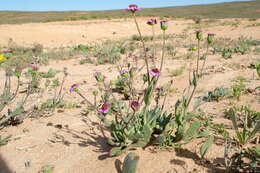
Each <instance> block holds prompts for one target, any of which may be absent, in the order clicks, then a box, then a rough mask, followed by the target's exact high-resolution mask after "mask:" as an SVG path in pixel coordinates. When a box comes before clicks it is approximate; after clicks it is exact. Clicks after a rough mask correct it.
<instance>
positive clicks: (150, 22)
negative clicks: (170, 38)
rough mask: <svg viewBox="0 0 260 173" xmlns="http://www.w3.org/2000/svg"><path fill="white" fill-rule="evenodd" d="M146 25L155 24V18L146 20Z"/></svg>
mask: <svg viewBox="0 0 260 173" xmlns="http://www.w3.org/2000/svg"><path fill="white" fill-rule="evenodd" d="M146 24H147V25H151V26H152V25H156V24H157V20H156V19H149V20H147V22H146Z"/></svg>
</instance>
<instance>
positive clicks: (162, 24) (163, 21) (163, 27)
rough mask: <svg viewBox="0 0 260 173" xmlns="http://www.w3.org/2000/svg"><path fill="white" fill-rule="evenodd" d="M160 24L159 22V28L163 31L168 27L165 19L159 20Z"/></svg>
mask: <svg viewBox="0 0 260 173" xmlns="http://www.w3.org/2000/svg"><path fill="white" fill-rule="evenodd" d="M160 24H161V29H162V30H163V31H166V30H167V29H168V21H167V20H162V21H160Z"/></svg>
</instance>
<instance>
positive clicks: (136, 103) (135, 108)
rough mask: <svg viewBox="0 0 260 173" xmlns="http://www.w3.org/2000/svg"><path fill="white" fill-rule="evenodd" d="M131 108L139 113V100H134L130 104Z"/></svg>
mask: <svg viewBox="0 0 260 173" xmlns="http://www.w3.org/2000/svg"><path fill="white" fill-rule="evenodd" d="M130 106H131V108H132V109H133V111H135V112H136V111H137V110H138V109H139V108H140V103H139V102H138V101H137V100H133V101H131V103H130Z"/></svg>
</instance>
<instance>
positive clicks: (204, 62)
mask: <svg viewBox="0 0 260 173" xmlns="http://www.w3.org/2000/svg"><path fill="white" fill-rule="evenodd" d="M208 51H209V44H207V51H206V54H205V58H204V61H203V65H202V68H201V71H200V75H201V76H202V73H203V70H204V67H205V64H206V60H207V56H208Z"/></svg>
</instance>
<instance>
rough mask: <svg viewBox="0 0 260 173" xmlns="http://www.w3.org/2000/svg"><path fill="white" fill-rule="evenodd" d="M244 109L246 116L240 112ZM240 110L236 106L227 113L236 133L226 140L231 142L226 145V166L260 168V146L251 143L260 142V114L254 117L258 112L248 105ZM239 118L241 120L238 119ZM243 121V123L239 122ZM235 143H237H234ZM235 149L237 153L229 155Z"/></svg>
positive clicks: (249, 168) (230, 167)
mask: <svg viewBox="0 0 260 173" xmlns="http://www.w3.org/2000/svg"><path fill="white" fill-rule="evenodd" d="M241 109H242V111H244V112H243V113H244V116H243V117H241V115H239V112H240V111H241ZM240 111H237V109H236V108H231V109H229V110H228V112H227V115H228V116H229V117H230V119H231V121H232V126H233V129H234V130H235V135H234V136H233V138H227V139H226V141H232V142H229V143H230V144H229V145H226V147H225V161H226V166H227V168H228V169H229V170H234V169H235V170H239V169H240V168H241V169H244V168H246V170H252V171H254V170H255V169H258V167H259V164H260V162H259V160H260V157H259V147H252V146H251V145H250V144H251V143H252V142H254V141H256V145H258V142H259V134H260V119H259V114H258V115H257V117H258V118H256V119H254V117H255V116H254V115H255V114H256V112H253V113H252V111H251V110H250V109H248V108H247V107H241V108H240ZM238 118H239V120H238ZM239 123H241V124H239ZM232 143H234V144H235V145H232ZM234 149H235V151H236V152H235V153H233V154H232V155H231V156H229V153H230V152H231V151H232V150H233V151H234ZM245 158H247V159H249V160H250V162H249V163H248V162H247V161H245V160H244V159H245Z"/></svg>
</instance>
